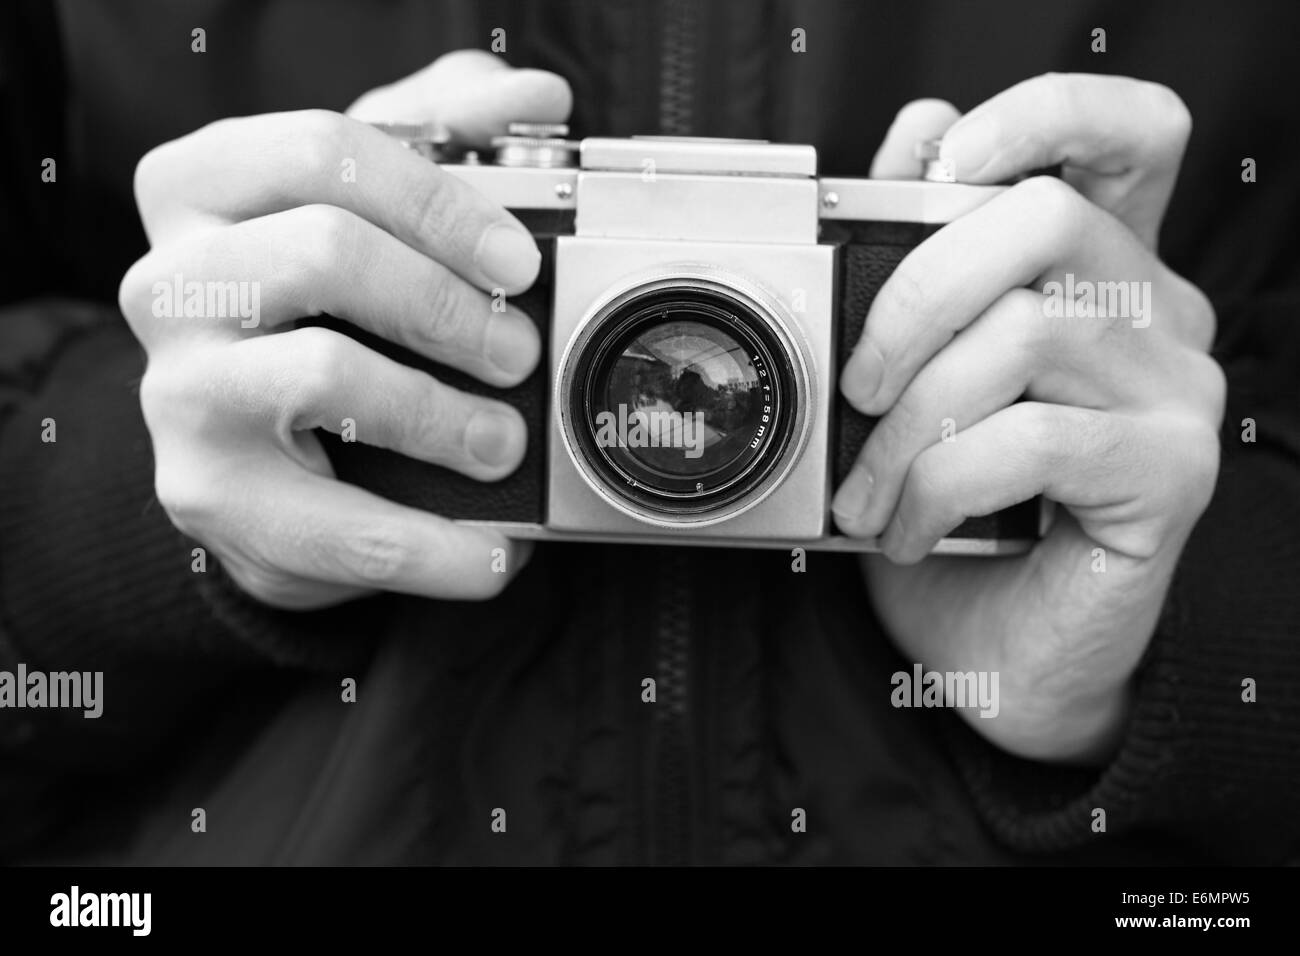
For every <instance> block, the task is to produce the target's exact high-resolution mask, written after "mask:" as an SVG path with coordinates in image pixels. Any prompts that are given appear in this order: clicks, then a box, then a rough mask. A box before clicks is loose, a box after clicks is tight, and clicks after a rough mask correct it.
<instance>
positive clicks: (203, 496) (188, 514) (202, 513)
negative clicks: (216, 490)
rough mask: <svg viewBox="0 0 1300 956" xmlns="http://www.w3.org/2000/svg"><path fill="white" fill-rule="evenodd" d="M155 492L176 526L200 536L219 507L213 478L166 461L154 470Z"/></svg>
mask: <svg viewBox="0 0 1300 956" xmlns="http://www.w3.org/2000/svg"><path fill="white" fill-rule="evenodd" d="M154 495H155V497H157V499H158V503H159V504H160V505H162V508H163V511H164V512H165V513H166V514H167V518H168V520H169V521H171V523H172V524H173V525H174V526H175V527H176V530H178V531H180V532H181V533H182V534H186V535H189V536H191V537H196V538H201V537H202V533H203V530H204V529H205V528H207V527H208V526H210V524H211V521H212V519H213V517H214V516H215V515H216V513H217V511H218V507H219V506H218V502H217V500H216V496H215V495H214V494H213V487H212V483H211V482H208V481H206V480H204V479H203V478H202V477H200V476H196V475H195V474H193V473H191V472H189V471H187V470H183V469H179V468H176V467H174V466H172V465H171V464H168V463H165V462H160V463H159V465H158V467H157V468H156V469H155V470H154Z"/></svg>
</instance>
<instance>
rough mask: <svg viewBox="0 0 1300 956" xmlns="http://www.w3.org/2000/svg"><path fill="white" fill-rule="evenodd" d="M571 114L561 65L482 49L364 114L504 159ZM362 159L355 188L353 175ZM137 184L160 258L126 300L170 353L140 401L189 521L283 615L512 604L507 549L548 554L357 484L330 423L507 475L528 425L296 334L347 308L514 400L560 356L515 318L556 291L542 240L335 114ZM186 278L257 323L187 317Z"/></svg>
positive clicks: (168, 158) (142, 171) (211, 140)
mask: <svg viewBox="0 0 1300 956" xmlns="http://www.w3.org/2000/svg"><path fill="white" fill-rule="evenodd" d="M570 105H571V94H570V91H569V87H568V84H567V83H565V81H564V80H563V79H561V78H560V77H558V76H555V75H554V74H550V73H544V72H541V71H536V70H513V69H510V68H509V67H507V66H506V65H505V64H504V63H503V62H502V61H501V60H500V59H499V58H497V57H494V56H491V55H489V54H487V53H482V52H478V51H460V52H457V53H452V54H448V55H447V56H444V57H442V58H440V59H439V60H438V61H436V62H435V63H433V64H432V65H431V66H429V67H427V68H426V69H424V70H422V71H420V72H418V73H416V74H414V75H413V76H411V77H408V78H406V79H405V80H402V81H399V82H398V83H395V84H393V85H392V86H389V87H384V88H381V89H379V90H376V91H373V92H372V93H369V94H367V95H365V96H363V97H362V98H361V99H360V100H359V101H358V102H357V103H356V104H355V106H354V108H353V111H352V112H355V113H356V114H357V115H359V116H364V117H365V118H367V119H386V120H400V121H421V120H428V119H433V118H437V119H438V120H439V121H440V122H441V123H443V124H444V125H445V126H447V127H448V128H449V129H450V130H451V131H452V133H453V134H455V135H456V136H457V137H458V138H460V139H462V140H463V141H466V142H468V143H475V144H482V143H484V142H485V141H486V140H487V139H488V138H490V137H491V136H492V135H494V134H498V133H504V132H505V127H506V124H507V123H508V122H509V121H510V120H511V119H514V118H517V117H518V116H520V115H526V116H528V117H529V118H533V119H536V120H537V121H539V122H558V121H563V120H564V119H566V118H567V116H568V112H569V109H570ZM349 163H351V164H353V165H352V167H351V168H352V169H353V170H354V171H355V175H353V176H346V175H344V174H343V173H344V172H345V170H346V169H347V168H348V165H347V164H349ZM135 189H136V200H137V203H138V205H139V208H140V215H141V218H142V219H143V221H144V226H145V230H146V232H147V234H148V236H149V241H150V244H151V249H150V251H149V252H148V254H146V255H145V256H144V257H143V258H141V259H140V260H139V261H138V262H136V263H135V264H134V265H133V266H132V267H131V268H130V270H128V272H127V273H126V275H125V276H124V278H123V280H122V284H121V289H120V292H119V302H120V305H121V308H122V313H123V315H125V316H126V318H127V321H128V322H129V324H130V326H131V328H132V330H133V331H134V333H135V334H136V336H137V337H138V338H139V340H140V341H141V343H142V344H143V345H144V348H145V351H146V352H147V354H148V366H147V369H146V372H145V375H144V379H143V381H142V382H141V386H140V397H141V404H142V406H143V409H144V415H145V421H146V424H147V425H148V428H149V433H150V436H151V438H152V440H153V446H154V455H155V460H156V472H155V485H156V491H157V495H158V498H159V500H160V501H161V503H162V505H163V507H164V508H165V509H166V511H167V514H168V516H169V517H170V518H171V520H172V522H173V523H174V524H175V525H176V526H177V527H178V528H179V529H180V530H181V531H183V532H185V533H186V534H188V535H190V536H192V537H194V538H196V539H197V540H198V541H200V542H201V543H202V544H204V545H205V546H207V547H208V548H210V549H211V550H212V551H213V552H215V553H216V554H217V555H218V556H219V557H220V559H221V560H222V562H223V564H224V566H225V568H226V570H227V571H228V573H229V574H230V576H231V577H232V578H233V579H234V580H235V582H236V583H238V584H239V585H240V587H242V588H243V589H244V590H245V591H246V592H248V593H249V594H251V595H252V596H253V597H255V598H258V599H260V600H262V601H264V602H266V603H268V604H271V605H275V606H277V607H282V608H292V609H306V608H316V607H322V606H326V605H330V604H335V603H338V602H340V601H344V600H348V599H350V598H353V597H357V596H359V595H362V594H366V593H370V592H372V591H375V590H389V591H401V592H406V593H410V594H417V595H423V596H428V597H440V598H462V599H464V598H486V597H490V596H492V595H494V594H496V593H498V592H499V591H500V590H501V589H502V588H503V587H504V586H505V584H506V583H507V581H508V580H509V578H510V576H511V575H510V574H509V573H506V574H502V573H496V570H497V569H499V567H500V561H499V560H494V557H495V558H496V559H499V558H500V557H501V553H500V552H497V553H496V555H495V556H494V551H496V549H498V548H500V549H504V551H505V565H506V567H507V569H508V570H509V571H510V572H514V571H516V570H518V566H519V564H520V563H521V562H522V560H523V559H524V557H525V556H524V555H523V554H522V553H520V552H519V551H517V550H516V546H515V545H512V543H511V542H509V541H507V540H506V539H505V538H504V537H502V536H501V535H499V534H497V533H495V532H492V531H488V530H482V529H475V528H470V527H466V526H462V525H458V524H455V523H453V522H451V521H448V520H445V519H443V518H440V517H438V516H435V515H431V514H428V513H425V512H423V511H419V510H416V509H412V508H407V507H402V506H399V505H397V504H394V503H392V502H389V501H386V500H384V499H381V498H379V497H377V496H375V495H373V494H370V493H369V492H366V491H363V490H361V489H360V488H357V487H354V486H352V485H348V484H344V483H342V482H339V481H336V480H334V476H333V470H332V468H331V466H330V463H329V460H328V458H327V457H326V455H325V453H324V450H323V448H322V447H321V445H320V443H319V441H318V440H317V439H316V438H315V436H314V435H313V434H312V431H311V430H312V429H315V428H324V429H327V430H330V431H334V432H341V431H343V430H344V429H345V428H346V427H348V426H347V425H345V422H344V420H345V419H350V420H351V421H352V422H353V423H354V425H355V437H356V440H358V441H361V442H365V443H368V444H373V445H378V446H381V447H384V448H388V449H392V450H394V451H397V452H400V453H402V454H405V455H408V456H410V457H413V458H418V459H421V460H423V461H428V462H433V463H436V464H439V465H444V466H446V467H448V468H452V469H455V470H456V471H459V472H461V473H463V474H465V475H469V476H471V477H473V478H476V479H479V480H481V481H493V480H496V479H500V478H502V477H504V476H505V475H507V474H509V473H510V472H511V471H513V470H514V469H515V467H517V465H518V464H519V462H520V460H521V458H522V456H523V453H524V448H525V444H526V442H527V435H526V434H525V429H524V424H523V420H522V418H521V417H520V415H519V414H518V412H517V411H516V410H515V409H514V408H512V407H511V406H509V405H507V404H505V403H503V402H498V401H493V400H490V399H486V398H482V397H477V396H472V395H468V394H465V393H463V392H460V391H457V390H455V389H452V388H450V387H448V386H446V385H443V384H441V383H439V382H438V381H436V380H435V379H433V378H432V377H430V376H428V375H425V374H424V373H422V372H419V371H416V370H414V369H411V368H408V367H406V366H403V365H401V364H399V363H397V362H394V361H391V360H390V359H387V358H385V357H383V356H381V355H379V354H378V353H376V352H373V351H371V350H369V349H367V348H365V347H364V346H362V345H360V344H359V343H358V342H356V341H355V340H353V339H351V338H349V337H347V336H344V335H341V334H338V333H336V332H332V331H328V330H326V329H323V328H316V327H307V328H299V329H293V328H292V324H293V322H294V321H295V320H296V319H299V318H303V317H308V316H318V315H321V314H323V313H328V314H330V315H334V316H338V317H340V318H342V319H346V320H348V321H350V322H352V323H353V324H355V325H356V326H358V327H360V328H362V329H366V330H368V331H370V332H373V333H376V334H378V335H381V336H383V337H385V338H387V339H389V340H391V341H393V342H397V343H400V344H401V345H403V346H405V347H407V348H409V349H411V350H413V351H415V352H417V353H419V354H421V355H424V356H428V357H430V358H433V359H436V360H438V361H439V362H443V363H445V364H447V365H451V366H454V367H456V368H458V369H461V370H463V371H465V372H467V373H469V374H472V375H474V376H475V377H477V378H479V379H480V380H482V381H484V382H487V383H489V384H492V385H499V386H509V385H514V384H516V383H518V382H520V381H522V380H523V379H524V378H525V377H527V375H528V374H529V373H530V372H531V371H532V370H533V368H534V366H535V365H536V364H537V360H538V356H539V354H540V342H539V338H538V334H537V330H536V327H535V326H534V325H533V323H532V322H531V321H530V320H529V319H528V318H527V317H526V316H525V315H523V314H522V313H521V312H519V311H518V310H516V309H514V308H513V307H510V306H507V308H506V311H504V312H500V311H493V310H492V308H491V299H490V295H489V293H491V292H492V290H501V291H503V292H504V293H506V294H514V293H518V292H521V291H523V290H525V289H526V288H528V286H530V285H531V284H532V283H533V281H534V280H535V279H536V277H537V271H538V268H539V263H540V256H539V253H538V250H537V247H536V244H535V243H534V242H533V239H532V237H531V236H530V235H529V234H528V232H527V231H526V230H525V229H524V228H523V227H522V226H521V225H520V224H519V223H518V221H517V220H515V219H514V217H513V216H511V215H510V214H509V213H507V212H506V211H505V210H504V209H502V208H501V207H499V206H498V205H496V204H495V203H493V202H491V201H490V200H488V199H487V198H485V197H484V196H482V195H481V194H479V193H478V192H476V191H474V190H472V189H470V188H469V187H467V186H465V185H463V184H462V183H460V182H459V181H458V180H457V179H456V178H454V177H453V176H450V175H448V174H445V173H443V172H441V171H440V170H439V169H438V168H437V167H436V166H435V165H434V164H432V163H430V162H429V161H428V160H426V159H424V158H422V157H420V156H419V155H417V154H415V153H413V152H411V151H410V150H407V149H406V148H405V147H403V146H402V144H401V143H399V142H398V141H397V140H395V139H393V138H391V137H389V136H387V135H385V134H384V133H382V132H380V131H378V130H376V129H374V128H372V127H371V126H368V125H367V124H366V123H364V122H361V121H359V120H358V119H356V118H352V117H349V116H344V115H341V114H338V113H332V112H328V111H325V110H305V111H301V112H291V113H278V114H268V115H261V116H251V117H245V118H238V119H227V120H222V121H219V122H216V123H212V124H210V125H208V126H205V127H203V128H202V129H200V130H198V131H196V132H194V133H191V134H189V135H188V136H184V137H182V138H180V139H177V140H174V141H172V142H169V143H165V144H163V145H161V146H159V147H157V148H156V149H154V150H152V151H150V152H149V153H148V154H146V155H145V156H144V158H143V159H142V160H141V161H140V164H139V166H138V168H137V170H136V180H135ZM174 277H182V278H180V279H174ZM174 281H176V282H181V281H183V282H184V283H185V284H186V286H187V287H188V283H191V282H198V283H203V284H204V285H203V286H202V287H201V288H203V289H204V290H205V294H206V293H207V292H210V293H212V295H213V296H216V295H217V294H218V293H221V294H224V291H223V290H232V291H237V292H238V293H239V295H242V298H238V296H236V298H237V299H238V301H239V302H240V304H241V305H242V306H247V308H246V309H244V310H243V311H241V312H240V314H238V315H235V314H231V313H232V312H233V311H234V310H233V309H217V308H207V307H206V303H207V302H212V303H214V304H215V303H216V302H217V301H218V299H217V298H211V299H208V298H205V300H204V301H205V308H203V309H202V310H201V311H203V312H204V314H202V315H190V316H186V315H184V314H168V313H169V312H173V313H174V311H175V310H174V309H172V308H171V307H170V305H171V303H172V300H173V298H174V297H173V294H172V286H173V282H174ZM227 284H233V285H227ZM214 289H215V291H214ZM186 294H187V296H188V291H187V293H186ZM177 297H179V295H178V296H177ZM220 301H221V304H222V305H225V304H226V300H224V299H222V300H220ZM216 313H219V314H216ZM494 564H495V565H496V568H494V567H493V565H494Z"/></svg>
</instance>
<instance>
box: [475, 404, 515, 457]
mask: <svg viewBox="0 0 1300 956" xmlns="http://www.w3.org/2000/svg"><path fill="white" fill-rule="evenodd" d="M522 438H523V429H522V428H521V427H520V425H519V422H518V420H517V419H515V417H514V416H512V415H507V414H506V413H504V412H496V411H479V412H475V413H474V416H473V417H472V418H471V419H470V420H469V426H468V427H467V429H466V434H465V443H466V445H467V446H468V447H469V453H470V454H471V455H473V456H474V458H475V459H476V460H477V461H478V462H479V463H480V464H484V465H487V466H488V467H489V468H500V467H501V466H502V465H506V464H509V463H510V462H512V461H514V460H515V459H516V458H518V457H519V454H520V451H521V448H520V446H521V444H522Z"/></svg>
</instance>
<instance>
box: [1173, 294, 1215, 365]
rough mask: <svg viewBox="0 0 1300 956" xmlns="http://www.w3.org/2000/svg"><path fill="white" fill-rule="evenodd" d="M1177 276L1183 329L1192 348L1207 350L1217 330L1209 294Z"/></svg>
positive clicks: (1212, 342)
mask: <svg viewBox="0 0 1300 956" xmlns="http://www.w3.org/2000/svg"><path fill="white" fill-rule="evenodd" d="M1178 278H1179V284H1180V288H1181V289H1182V290H1183V291H1182V298H1183V305H1182V313H1183V329H1184V332H1185V335H1186V338H1187V340H1188V341H1189V342H1190V344H1191V345H1192V347H1193V348H1196V349H1200V350H1201V351H1206V352H1207V351H1209V349H1210V346H1212V345H1213V344H1214V338H1215V335H1216V333H1217V332H1218V325H1219V319H1218V316H1217V315H1216V314H1215V311H1214V306H1213V304H1212V303H1211V302H1210V298H1209V296H1207V295H1206V294H1205V293H1204V292H1202V291H1201V290H1200V289H1199V288H1198V287H1197V286H1196V285H1195V284H1194V283H1192V282H1189V281H1188V280H1186V279H1183V278H1182V277H1181V276H1179V277H1178Z"/></svg>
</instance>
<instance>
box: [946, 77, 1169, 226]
mask: <svg viewBox="0 0 1300 956" xmlns="http://www.w3.org/2000/svg"><path fill="white" fill-rule="evenodd" d="M1191 128H1192V121H1191V114H1190V113H1189V112H1188V109H1187V107H1186V105H1185V104H1184V103H1183V101H1182V100H1181V99H1180V98H1179V97H1178V95H1177V94H1176V93H1174V92H1173V90H1171V89H1169V88H1168V87H1165V86H1161V85H1160V84H1158V83H1149V82H1146V81H1144V80H1136V79H1132V78H1130V77H1123V76H1093V75H1088V74H1078V73H1047V74H1044V75H1042V76H1037V77H1034V78H1033V79H1029V80H1025V81H1024V82H1022V83H1018V84H1016V85H1015V86H1013V87H1011V88H1010V89H1009V90H1005V91H1003V92H1002V93H999V94H998V95H997V96H994V97H993V98H992V99H990V100H987V101H985V102H984V103H982V104H980V105H979V106H977V107H976V108H975V109H973V110H971V111H970V112H969V113H967V114H966V115H965V116H963V117H962V118H961V119H959V120H958V121H957V122H956V123H954V124H953V125H952V126H951V127H950V128H949V129H948V131H947V133H946V134H945V135H944V137H943V143H942V145H941V147H940V150H939V155H940V158H941V159H945V160H949V161H950V162H951V163H952V165H953V170H954V172H955V174H956V177H957V179H958V180H959V181H960V182H965V183H997V182H1002V181H1003V180H1006V179H1010V178H1011V177H1013V176H1016V175H1018V174H1020V173H1025V172H1029V171H1030V170H1034V169H1041V168H1043V167H1046V166H1055V165H1056V164H1058V163H1060V164H1063V165H1064V167H1065V177H1066V179H1067V181H1068V182H1069V183H1070V184H1071V185H1072V186H1074V187H1075V188H1076V189H1077V190H1079V192H1080V193H1082V194H1083V195H1084V196H1085V197H1086V198H1088V199H1089V200H1091V201H1092V202H1094V203H1096V204H1097V205H1099V206H1101V207H1102V208H1103V209H1105V210H1107V211H1108V212H1110V213H1111V214H1113V215H1114V216H1115V217H1116V218H1117V219H1119V220H1120V221H1121V222H1123V223H1124V224H1125V225H1127V226H1128V227H1129V228H1130V229H1132V230H1133V232H1134V233H1136V234H1137V236H1138V238H1139V239H1141V240H1142V242H1143V243H1144V244H1145V245H1146V246H1147V247H1148V248H1154V247H1155V242H1156V235H1157V233H1158V231H1159V228H1160V220H1161V219H1162V218H1163V216H1164V212H1165V207H1166V206H1167V205H1168V203H1169V195H1170V193H1171V192H1172V191H1173V187H1174V180H1175V179H1176V178H1177V176H1178V167H1179V164H1180V163H1181V161H1182V156H1183V150H1184V149H1185V147H1186V145H1187V138H1188V136H1189V135H1190V133H1191Z"/></svg>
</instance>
